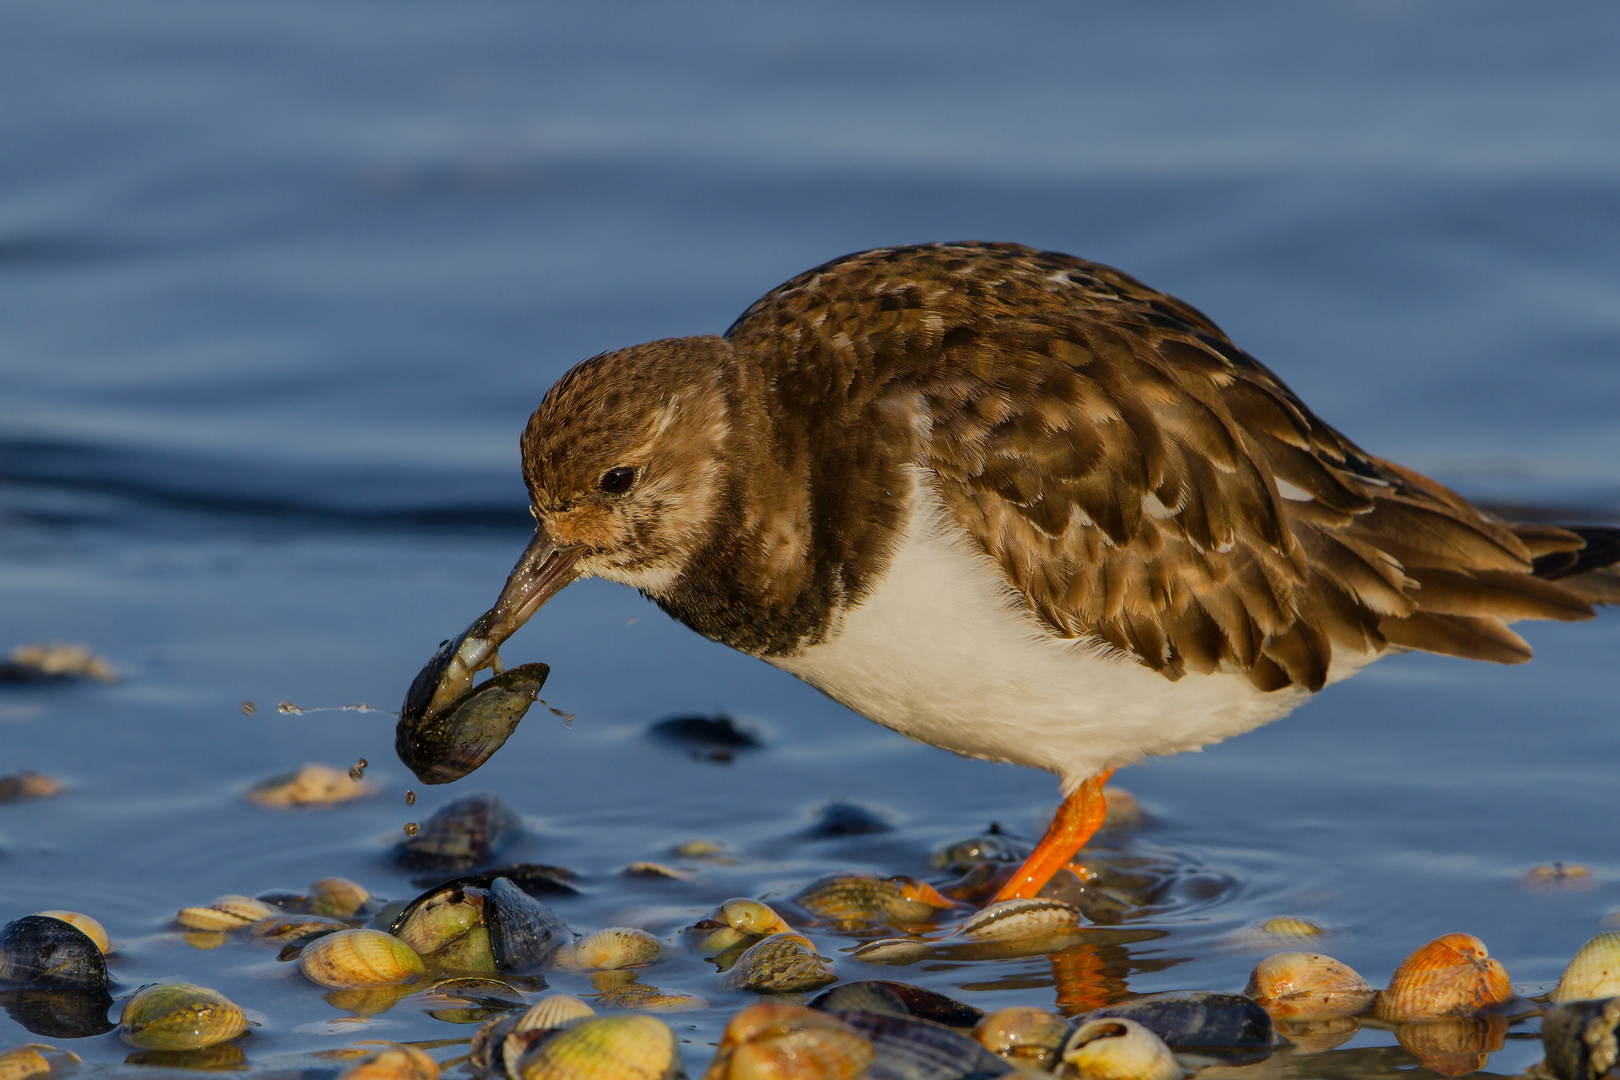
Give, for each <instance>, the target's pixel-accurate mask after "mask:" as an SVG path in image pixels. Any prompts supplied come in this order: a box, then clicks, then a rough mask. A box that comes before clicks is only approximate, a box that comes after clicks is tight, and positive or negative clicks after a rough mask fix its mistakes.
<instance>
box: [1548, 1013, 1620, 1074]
mask: <svg viewBox="0 0 1620 1080" xmlns="http://www.w3.org/2000/svg"><path fill="white" fill-rule="evenodd" d="M1617 1036H1620V998H1609V999H1608V1000H1606V1001H1568V1002H1564V1003H1563V1004H1561V1005H1554V1006H1553V1007H1552V1008H1550V1009H1548V1010H1547V1012H1546V1013H1545V1014H1544V1015H1543V1016H1542V1018H1541V1047H1542V1050H1543V1051H1544V1052H1545V1053H1546V1055H1547V1063H1546V1064H1545V1065H1544V1066H1543V1070H1544V1071H1545V1072H1547V1073H1550V1074H1551V1075H1553V1076H1555V1077H1557V1078H1558V1080H1593V1078H1594V1077H1601V1076H1610V1075H1612V1070H1613V1069H1614V1068H1615V1067H1616V1065H1620V1040H1617Z"/></svg>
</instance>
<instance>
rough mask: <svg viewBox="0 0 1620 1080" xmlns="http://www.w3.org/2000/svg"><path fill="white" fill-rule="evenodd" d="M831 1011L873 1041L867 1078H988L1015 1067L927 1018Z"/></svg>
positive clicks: (1005, 1072)
mask: <svg viewBox="0 0 1620 1080" xmlns="http://www.w3.org/2000/svg"><path fill="white" fill-rule="evenodd" d="M832 1015H834V1016H837V1017H838V1018H839V1019H840V1020H843V1021H844V1022H845V1023H847V1024H849V1026H850V1027H852V1028H854V1029H855V1030H856V1031H858V1032H860V1034H861V1035H862V1036H864V1037H865V1038H866V1039H867V1040H868V1041H870V1042H871V1044H872V1049H873V1050H874V1051H875V1052H876V1057H875V1058H874V1060H873V1062H872V1067H871V1068H870V1069H868V1070H867V1074H866V1075H867V1077H868V1080H969V1078H971V1080H990V1078H992V1077H997V1076H1002V1075H1004V1074H1007V1073H1010V1072H1012V1071H1013V1067H1012V1066H1011V1065H1009V1064H1008V1063H1007V1062H1005V1061H1003V1060H1001V1059H1000V1058H998V1057H997V1056H996V1055H994V1054H992V1053H991V1052H990V1051H988V1050H986V1049H985V1048H984V1047H982V1046H980V1045H979V1044H978V1043H976V1042H974V1041H973V1040H972V1039H971V1038H969V1037H968V1036H967V1035H966V1034H964V1033H962V1032H958V1031H953V1030H951V1029H950V1028H948V1027H946V1026H945V1025H943V1024H936V1023H934V1022H933V1021H931V1020H922V1019H919V1018H917V1017H915V1016H902V1015H900V1014H898V1013H882V1012H861V1011H852V1012H839V1013H834V1014H832Z"/></svg>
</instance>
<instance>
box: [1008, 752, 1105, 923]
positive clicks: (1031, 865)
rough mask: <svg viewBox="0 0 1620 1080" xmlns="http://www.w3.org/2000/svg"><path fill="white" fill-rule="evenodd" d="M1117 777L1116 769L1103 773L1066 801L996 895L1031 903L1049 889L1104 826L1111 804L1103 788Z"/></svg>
mask: <svg viewBox="0 0 1620 1080" xmlns="http://www.w3.org/2000/svg"><path fill="white" fill-rule="evenodd" d="M1113 775H1114V770H1113V769H1109V770H1107V771H1106V772H1100V773H1098V774H1097V775H1096V776H1093V777H1092V778H1091V779H1089V780H1087V781H1086V782H1085V783H1083V784H1081V785H1080V786H1079V787H1077V788H1075V789H1074V793H1073V794H1071V795H1070V796H1069V797H1068V798H1066V799H1064V800H1063V805H1062V806H1060V807H1058V811H1057V813H1056V814H1055V815H1053V817H1052V825H1051V827H1050V828H1048V829H1047V830H1046V835H1045V836H1043V837H1041V842H1040V843H1039V844H1036V845H1035V850H1034V851H1032V852H1030V853H1029V858H1027V859H1025V860H1024V865H1023V866H1020V867H1019V868H1018V872H1017V873H1015V874H1013V876H1012V877H1011V878H1009V879H1008V880H1007V884H1005V885H1003V886H1002V887H1001V891H1000V892H998V893H996V897H995V900H992V901H991V903H997V902H999V901H1001V900H1027V899H1029V898H1030V897H1032V896H1034V895H1035V894H1036V893H1038V892H1040V891H1041V890H1042V889H1043V888H1045V887H1046V883H1047V882H1048V881H1051V880H1052V875H1053V874H1055V873H1057V872H1058V871H1059V870H1062V869H1063V868H1064V867H1065V866H1067V865H1069V860H1070V859H1072V858H1074V856H1075V853H1076V852H1078V851H1079V850H1080V849H1081V848H1083V847H1085V846H1086V841H1087V840H1090V839H1091V836H1092V834H1093V833H1095V832H1096V831H1097V830H1098V829H1099V828H1101V827H1102V823H1103V819H1104V818H1106V817H1107V816H1108V802H1107V800H1106V799H1104V798H1103V785H1104V784H1106V783H1108V778H1109V777H1110V776H1113Z"/></svg>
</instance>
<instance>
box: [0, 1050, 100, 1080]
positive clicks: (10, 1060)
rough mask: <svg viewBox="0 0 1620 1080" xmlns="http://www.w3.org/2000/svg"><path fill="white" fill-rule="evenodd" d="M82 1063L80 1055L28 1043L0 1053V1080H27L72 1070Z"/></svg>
mask: <svg viewBox="0 0 1620 1080" xmlns="http://www.w3.org/2000/svg"><path fill="white" fill-rule="evenodd" d="M80 1061H81V1059H80V1057H79V1055H78V1054H75V1053H74V1052H73V1051H71V1050H58V1049H57V1048H56V1047H54V1046H47V1045H45V1044H44V1043H28V1044H26V1045H23V1046H19V1047H16V1048H15V1049H12V1050H6V1051H0V1080H25V1078H27V1077H30V1076H41V1075H44V1074H47V1073H50V1072H53V1071H56V1070H59V1069H61V1070H65V1069H69V1068H72V1067H73V1066H74V1065H78V1064H80Z"/></svg>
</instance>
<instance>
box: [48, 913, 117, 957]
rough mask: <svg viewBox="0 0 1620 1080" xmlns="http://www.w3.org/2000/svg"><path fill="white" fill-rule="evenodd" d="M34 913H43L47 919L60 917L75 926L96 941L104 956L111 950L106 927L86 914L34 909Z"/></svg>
mask: <svg viewBox="0 0 1620 1080" xmlns="http://www.w3.org/2000/svg"><path fill="white" fill-rule="evenodd" d="M34 914H35V915H43V916H45V917H46V918H47V919H60V920H61V921H62V922H65V923H67V924H68V925H69V926H72V927H76V928H77V929H78V930H79V932H80V933H81V934H83V935H84V936H85V937H87V938H89V939H90V940H91V941H93V942H95V943H96V948H98V949H100V950H101V955H103V956H106V955H107V954H108V953H110V952H112V942H111V941H109V940H108V939H107V931H106V928H105V927H103V926H102V925H101V924H100V923H99V922H97V921H96V920H95V919H92V918H91V917H90V916H88V915H82V914H80V913H79V912H77V911H36V912H34Z"/></svg>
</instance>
